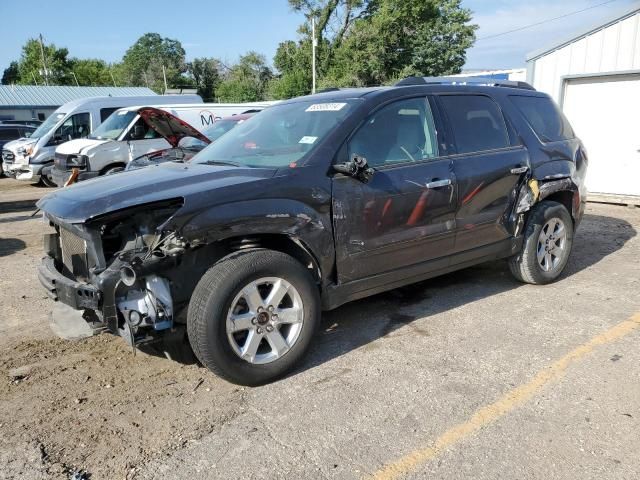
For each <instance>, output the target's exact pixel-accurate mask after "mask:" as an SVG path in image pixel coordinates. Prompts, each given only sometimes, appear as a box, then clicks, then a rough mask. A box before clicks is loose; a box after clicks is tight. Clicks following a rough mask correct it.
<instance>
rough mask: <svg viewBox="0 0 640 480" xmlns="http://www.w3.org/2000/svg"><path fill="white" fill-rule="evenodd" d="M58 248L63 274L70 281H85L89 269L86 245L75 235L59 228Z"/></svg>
mask: <svg viewBox="0 0 640 480" xmlns="http://www.w3.org/2000/svg"><path fill="white" fill-rule="evenodd" d="M60 246H61V247H62V264H63V265H64V274H65V275H66V276H67V277H69V278H72V279H74V280H75V279H87V278H88V277H89V267H88V262H87V243H86V242H85V241H84V239H82V238H80V237H79V236H77V235H76V234H74V233H72V232H70V231H68V230H66V229H64V228H60Z"/></svg>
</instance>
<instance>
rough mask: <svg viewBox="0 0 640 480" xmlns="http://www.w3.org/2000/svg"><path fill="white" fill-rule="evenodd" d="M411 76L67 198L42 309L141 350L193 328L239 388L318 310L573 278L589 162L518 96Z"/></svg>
mask: <svg viewBox="0 0 640 480" xmlns="http://www.w3.org/2000/svg"><path fill="white" fill-rule="evenodd" d="M460 81H461V80H460V79H455V80H452V79H447V78H435V79H433V78H408V79H405V80H403V81H401V82H400V83H399V84H398V85H396V86H393V87H380V88H366V89H346V90H337V89H336V90H333V91H328V92H324V93H320V94H317V95H312V96H307V97H300V98H296V99H293V100H289V101H285V102H282V103H279V104H278V105H275V106H272V107H270V108H268V109H266V110H265V111H263V112H261V113H259V114H257V115H256V116H255V117H253V118H251V119H249V120H247V121H246V122H243V123H242V124H241V125H239V126H238V127H236V128H234V129H233V130H232V131H230V132H229V133H227V134H226V135H224V136H223V137H221V138H220V139H219V140H218V141H216V142H215V143H213V144H211V145H210V146H208V147H207V148H205V149H204V150H202V151H201V152H200V153H198V154H197V155H196V156H195V157H193V158H192V159H191V160H190V161H188V162H185V163H165V164H162V165H156V166H150V167H148V168H144V169H141V170H135V171H130V172H124V173H122V174H119V175H113V176H107V177H104V178H99V179H95V180H90V181H87V182H83V183H81V184H78V185H74V186H72V187H69V188H64V189H60V190H58V191H56V192H54V193H51V194H50V195H48V196H47V197H45V198H44V199H42V200H41V201H40V202H39V203H38V206H39V207H40V208H41V209H42V211H43V212H44V216H45V219H46V220H47V222H48V223H49V225H50V226H51V228H52V230H51V232H50V233H47V234H46V235H45V252H46V256H45V257H44V259H43V261H42V264H41V266H40V267H39V278H40V281H41V283H42V285H43V286H44V287H45V288H46V289H47V292H48V294H49V295H50V296H51V297H52V298H53V299H54V300H57V301H59V302H62V303H64V304H66V305H67V306H68V307H70V308H71V309H74V310H77V311H82V312H84V316H85V317H86V318H88V319H90V320H91V321H92V322H94V323H97V324H99V325H101V326H103V327H106V328H107V329H109V330H110V331H111V332H113V333H115V334H118V335H121V336H122V337H124V339H125V340H127V341H128V342H130V343H131V344H132V345H134V346H136V345H138V346H139V345H142V344H145V343H147V342H152V341H158V339H161V338H162V337H163V335H166V334H168V333H170V332H175V331H176V330H178V331H179V330H180V329H181V328H182V329H185V330H186V332H187V334H188V341H189V343H190V345H191V347H192V348H193V352H194V353H195V355H196V356H197V358H198V359H199V360H200V361H201V362H202V364H203V365H205V366H206V367H208V368H210V369H211V370H213V371H214V372H216V373H217V374H219V375H221V376H222V377H224V378H226V379H228V380H230V381H232V382H236V383H240V384H245V385H258V384H262V383H265V382H269V381H271V380H273V379H276V378H278V377H280V376H282V375H284V374H285V373H286V372H288V371H289V370H291V369H292V368H293V367H294V365H296V364H297V363H299V362H300V360H301V358H302V356H303V355H304V353H305V351H306V350H307V349H308V347H309V344H310V343H311V342H312V341H313V336H314V331H315V330H316V327H317V326H318V324H319V322H320V316H321V311H322V310H329V309H333V308H336V307H338V306H339V305H342V304H344V303H346V302H349V301H351V300H354V299H358V298H362V297H366V296H368V295H373V294H376V293H378V292H382V291H385V290H389V289H393V288H396V287H400V286H402V285H406V284H409V283H413V282H417V281H420V280H424V279H427V278H430V277H434V276H437V275H441V274H443V273H446V272H451V271H453V270H457V269H461V268H465V267H468V266H470V265H474V264H477V263H480V262H485V261H489V260H496V259H501V258H504V259H508V264H509V266H510V269H511V271H512V273H513V274H514V276H515V277H516V278H517V279H518V280H519V281H522V282H528V283H533V284H545V283H548V282H552V281H553V280H555V279H557V278H558V276H559V275H560V274H561V273H562V271H563V269H564V268H565V265H566V264H567V261H568V258H569V253H570V251H571V246H572V243H573V236H574V232H575V229H576V228H577V226H578V224H579V222H580V219H581V217H582V214H583V211H584V204H585V200H586V191H585V187H584V178H585V173H586V168H587V157H586V153H585V150H584V147H583V145H582V143H581V142H580V140H578V139H577V138H576V137H575V135H574V133H573V130H572V129H571V126H570V125H569V124H568V122H567V120H566V119H565V118H564V116H563V115H562V113H561V112H560V111H559V110H558V108H557V107H556V105H555V104H554V103H553V101H552V100H551V99H550V98H549V96H547V95H545V94H543V93H540V92H537V91H535V90H534V89H533V88H531V87H530V86H529V85H527V84H525V83H519V82H517V83H516V82H496V81H494V80H478V79H469V80H468V81H467V82H466V83H465V84H464V85H459V84H456V82H460Z"/></svg>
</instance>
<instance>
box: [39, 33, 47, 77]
mask: <svg viewBox="0 0 640 480" xmlns="http://www.w3.org/2000/svg"><path fill="white" fill-rule="evenodd" d="M40 55H41V56H42V68H43V72H44V84H45V85H49V78H48V77H49V72H48V71H47V61H46V59H45V56H44V42H43V41H42V34H40Z"/></svg>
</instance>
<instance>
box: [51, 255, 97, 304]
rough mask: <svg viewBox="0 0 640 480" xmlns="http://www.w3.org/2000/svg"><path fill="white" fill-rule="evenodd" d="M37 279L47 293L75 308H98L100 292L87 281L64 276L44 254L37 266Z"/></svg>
mask: <svg viewBox="0 0 640 480" xmlns="http://www.w3.org/2000/svg"><path fill="white" fill-rule="evenodd" d="M38 280H40V283H41V284H42V286H43V287H44V288H45V289H46V291H47V295H49V297H51V298H52V299H53V300H55V301H59V302H62V303H64V304H65V305H68V306H70V307H71V308H74V309H76V310H83V309H85V308H88V309H91V310H99V307H100V300H101V298H102V292H100V291H99V290H98V289H97V288H96V287H95V286H93V285H91V284H89V283H80V282H76V281H75V280H71V279H69V278H67V277H65V276H64V275H63V274H62V273H61V272H59V271H58V270H57V269H56V265H55V261H54V259H53V258H52V257H50V256H46V257H44V258H43V259H42V263H41V264H40V265H39V266H38Z"/></svg>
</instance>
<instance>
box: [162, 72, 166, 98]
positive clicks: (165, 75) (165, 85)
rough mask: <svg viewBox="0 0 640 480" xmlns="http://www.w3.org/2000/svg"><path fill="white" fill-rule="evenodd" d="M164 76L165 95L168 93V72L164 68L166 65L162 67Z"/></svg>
mask: <svg viewBox="0 0 640 480" xmlns="http://www.w3.org/2000/svg"><path fill="white" fill-rule="evenodd" d="M162 76H163V77H164V93H167V71H166V70H165V68H164V65H162Z"/></svg>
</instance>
